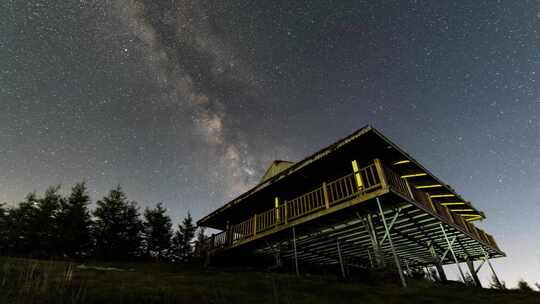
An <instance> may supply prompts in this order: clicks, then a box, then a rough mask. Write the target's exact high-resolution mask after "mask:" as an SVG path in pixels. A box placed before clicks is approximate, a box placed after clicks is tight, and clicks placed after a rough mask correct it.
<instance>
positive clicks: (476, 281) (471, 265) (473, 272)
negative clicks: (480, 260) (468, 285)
mask: <svg viewBox="0 0 540 304" xmlns="http://www.w3.org/2000/svg"><path fill="white" fill-rule="evenodd" d="M466 264H467V267H469V272H470V273H471V277H472V278H473V280H474V284H476V286H477V287H480V288H482V283H481V282H480V279H479V278H478V275H477V271H476V270H475V269H474V261H473V260H471V259H467V263H466ZM480 266H481V265H480ZM478 270H480V268H478Z"/></svg>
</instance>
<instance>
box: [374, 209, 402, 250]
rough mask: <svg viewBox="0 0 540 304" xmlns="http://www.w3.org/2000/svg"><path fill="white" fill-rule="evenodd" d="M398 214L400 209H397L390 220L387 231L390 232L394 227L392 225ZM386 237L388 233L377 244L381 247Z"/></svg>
mask: <svg viewBox="0 0 540 304" xmlns="http://www.w3.org/2000/svg"><path fill="white" fill-rule="evenodd" d="M400 212H401V208H398V209H397V211H396V214H395V215H394V218H392V221H391V222H390V225H388V231H390V230H392V228H393V227H394V224H395V223H396V220H397V218H398V216H399V213H400ZM388 235H389V232H387V233H385V234H384V236H383V238H382V239H381V241H380V242H379V245H380V246H382V245H383V244H384V241H385V240H386V238H387V237H388Z"/></svg>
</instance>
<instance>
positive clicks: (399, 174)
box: [198, 127, 505, 267]
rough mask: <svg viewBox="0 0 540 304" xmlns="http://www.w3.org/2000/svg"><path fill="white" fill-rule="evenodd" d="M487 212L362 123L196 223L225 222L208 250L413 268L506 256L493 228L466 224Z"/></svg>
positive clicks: (217, 225) (217, 224) (313, 261)
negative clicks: (361, 125)
mask: <svg viewBox="0 0 540 304" xmlns="http://www.w3.org/2000/svg"><path fill="white" fill-rule="evenodd" d="M372 156H378V157H375V158H369V157H372ZM347 171H348V172H347ZM484 218H485V215H484V213H483V212H481V211H478V210H477V209H476V208H475V207H473V206H472V204H471V203H469V202H466V201H465V200H463V199H462V198H461V196H460V195H459V194H457V193H455V191H454V190H453V189H452V188H451V187H449V186H448V185H445V184H443V183H442V182H441V181H440V180H439V179H437V178H436V177H434V176H433V174H431V173H430V172H429V171H427V170H426V169H424V168H423V167H422V166H421V165H419V164H418V163H417V162H416V161H415V160H414V159H412V158H411V157H410V156H408V155H407V154H406V153H405V152H403V151H402V150H401V149H399V148H397V146H395V145H394V144H393V143H391V142H390V141H389V140H388V139H386V138H385V137H384V136H382V134H380V133H379V132H377V131H376V130H374V129H373V128H371V127H365V128H363V129H360V130H359V131H358V132H356V133H354V134H352V135H351V136H349V137H347V138H345V139H343V140H342V141H339V142H338V143H336V144H334V145H332V146H330V147H329V148H326V149H323V150H322V151H320V152H318V153H316V154H315V155H313V156H311V157H309V158H307V159H306V160H304V161H302V162H299V163H296V164H294V165H292V166H290V167H288V168H287V169H286V170H283V171H282V172H280V173H278V174H277V175H276V176H274V177H271V178H267V180H266V181H263V182H262V183H261V184H259V185H258V186H256V187H255V188H254V189H252V190H250V191H248V192H247V193H246V194H244V195H242V196H241V197H239V198H238V199H236V200H234V201H233V202H231V203H229V204H227V205H225V206H224V207H222V208H220V209H218V210H217V211H215V212H214V213H212V214H211V215H209V216H207V217H205V218H203V219H201V220H200V221H199V222H198V224H199V225H200V226H207V227H212V228H216V229H221V230H223V231H222V232H221V233H218V234H216V235H213V236H211V237H210V238H209V239H208V240H207V241H206V243H205V244H204V246H205V247H207V249H209V250H210V252H211V254H213V255H219V254H222V253H225V252H227V253H228V254H231V253H234V252H235V251H239V250H241V251H244V252H251V253H253V254H257V255H263V256H264V255H267V256H272V255H275V254H276V253H279V255H280V256H281V257H282V258H284V259H287V258H291V259H292V258H294V259H295V260H297V261H300V262H301V263H309V264H336V263H341V264H342V265H348V266H353V267H370V266H371V267H373V266H374V265H379V266H380V265H384V264H386V263H396V262H397V261H396V258H397V259H399V261H401V263H405V264H406V265H407V266H411V267H413V266H429V265H435V264H439V265H442V264H449V263H455V262H467V261H474V260H483V259H486V258H495V257H502V256H505V254H504V252H503V251H502V250H501V249H500V248H499V246H498V245H497V243H496V242H495V239H494V238H493V236H491V235H490V234H488V233H486V232H485V231H483V230H482V229H480V228H478V227H476V226H475V225H474V224H473V222H474V221H477V220H480V219H484ZM336 246H337V248H338V250H336ZM390 252H393V253H395V254H389V253H390ZM392 256H394V257H396V258H394V259H393V258H392ZM398 263H399V262H398Z"/></svg>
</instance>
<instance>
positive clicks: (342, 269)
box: [336, 239, 346, 279]
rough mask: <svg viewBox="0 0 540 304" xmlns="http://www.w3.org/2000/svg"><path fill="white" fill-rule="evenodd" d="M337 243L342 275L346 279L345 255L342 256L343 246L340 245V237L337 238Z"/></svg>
mask: <svg viewBox="0 0 540 304" xmlns="http://www.w3.org/2000/svg"><path fill="white" fill-rule="evenodd" d="M336 245H337V253H338V257H339V266H340V267H341V275H342V276H343V278H344V279H345V278H346V275H345V267H344V266H343V257H342V256H341V247H340V246H339V239H337V240H336Z"/></svg>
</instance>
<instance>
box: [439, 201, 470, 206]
mask: <svg viewBox="0 0 540 304" xmlns="http://www.w3.org/2000/svg"><path fill="white" fill-rule="evenodd" d="M441 205H443V206H454V205H465V203H464V202H446V203H441Z"/></svg>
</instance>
